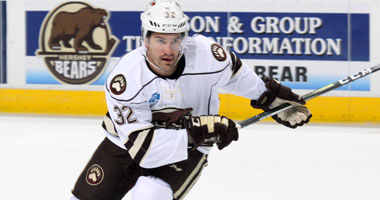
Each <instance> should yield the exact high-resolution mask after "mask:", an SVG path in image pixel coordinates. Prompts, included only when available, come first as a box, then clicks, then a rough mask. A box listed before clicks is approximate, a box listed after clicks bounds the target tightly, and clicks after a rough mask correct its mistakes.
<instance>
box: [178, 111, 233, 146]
mask: <svg viewBox="0 0 380 200" xmlns="http://www.w3.org/2000/svg"><path fill="white" fill-rule="evenodd" d="M184 122H185V124H184V126H185V128H186V130H187V133H188V136H189V144H190V145H191V146H192V147H193V149H195V148H197V147H198V146H212V145H213V144H215V143H216V145H217V146H218V149H219V150H221V149H223V148H224V147H226V146H228V145H229V144H230V143H231V142H232V141H237V140H238V139H239V133H238V130H237V128H236V124H235V123H234V122H233V121H232V120H231V119H228V118H227V117H224V116H219V115H208V116H199V117H191V118H189V119H185V120H184Z"/></svg>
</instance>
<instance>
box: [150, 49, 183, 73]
mask: <svg viewBox="0 0 380 200" xmlns="http://www.w3.org/2000/svg"><path fill="white" fill-rule="evenodd" d="M182 56H183V52H182V51H181V52H180V53H179V55H178V58H177V60H176V61H175V63H174V64H173V66H176V65H177V63H178V61H179V60H180V59H181V57H182ZM144 57H145V60H146V61H147V62H148V63H149V64H150V65H152V66H153V67H154V68H156V69H158V70H160V71H163V70H162V69H161V67H159V66H157V65H156V64H154V63H153V62H152V61H150V60H149V58H148V56H147V55H146V52H145V54H144Z"/></svg>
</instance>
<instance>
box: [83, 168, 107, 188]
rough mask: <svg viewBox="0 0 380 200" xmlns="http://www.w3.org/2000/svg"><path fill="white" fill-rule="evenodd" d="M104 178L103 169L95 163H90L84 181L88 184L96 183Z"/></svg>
mask: <svg viewBox="0 0 380 200" xmlns="http://www.w3.org/2000/svg"><path fill="white" fill-rule="evenodd" d="M103 178H104V171H103V169H102V167H100V166H99V165H97V164H93V165H91V167H90V168H88V170H87V173H86V182H87V183H88V184H90V185H98V184H99V183H101V182H102V180H103Z"/></svg>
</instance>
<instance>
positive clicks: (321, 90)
mask: <svg viewBox="0 0 380 200" xmlns="http://www.w3.org/2000/svg"><path fill="white" fill-rule="evenodd" d="M378 70H380V64H377V65H375V66H373V67H370V68H368V69H365V70H363V71H360V72H358V73H356V74H354V75H351V76H347V77H345V78H343V79H341V80H338V81H336V82H334V83H331V84H329V85H327V86H325V87H322V88H319V89H317V90H314V91H312V92H309V93H307V94H305V95H303V96H302V98H304V99H305V100H306V101H308V100H310V99H313V98H315V97H318V96H321V95H322V94H325V93H327V92H329V91H331V90H334V89H336V88H339V87H341V86H343V85H346V84H348V83H351V82H353V81H356V80H358V79H360V78H363V77H365V76H367V75H369V74H372V73H374V72H376V71H378ZM291 107H292V105H291V104H289V103H284V104H282V105H279V106H277V107H275V108H272V109H269V110H267V111H264V112H262V113H260V114H258V115H255V116H253V117H250V118H248V119H246V120H243V121H240V122H238V123H237V127H238V128H244V127H247V126H249V125H251V124H254V123H256V122H258V121H261V120H263V119H265V118H268V117H271V116H273V115H275V114H277V113H279V112H282V111H284V110H287V109H289V108H291Z"/></svg>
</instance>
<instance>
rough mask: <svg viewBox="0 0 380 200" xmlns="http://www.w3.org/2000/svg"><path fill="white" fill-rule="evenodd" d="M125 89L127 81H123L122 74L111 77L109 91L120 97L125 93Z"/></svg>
mask: <svg viewBox="0 0 380 200" xmlns="http://www.w3.org/2000/svg"><path fill="white" fill-rule="evenodd" d="M126 88H127V80H125V77H124V76H123V75H122V74H118V75H116V76H115V77H113V79H112V80H111V83H110V89H111V92H112V93H114V94H116V95H120V94H122V93H123V92H124V91H125V89H126Z"/></svg>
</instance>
